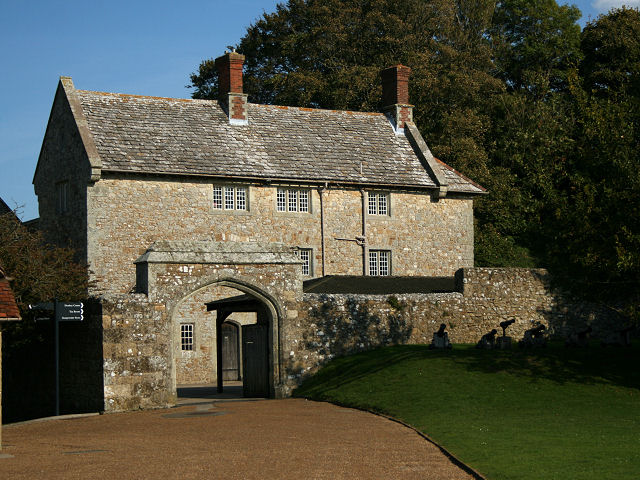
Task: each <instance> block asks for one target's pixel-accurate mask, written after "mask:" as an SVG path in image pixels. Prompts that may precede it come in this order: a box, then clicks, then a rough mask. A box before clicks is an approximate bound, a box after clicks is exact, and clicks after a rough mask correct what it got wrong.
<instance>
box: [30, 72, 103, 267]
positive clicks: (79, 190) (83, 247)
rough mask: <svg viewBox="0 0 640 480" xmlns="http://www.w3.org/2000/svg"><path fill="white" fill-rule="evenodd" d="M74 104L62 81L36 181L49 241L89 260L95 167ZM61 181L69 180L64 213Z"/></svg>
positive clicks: (41, 226) (42, 225)
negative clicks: (89, 186)
mask: <svg viewBox="0 0 640 480" xmlns="http://www.w3.org/2000/svg"><path fill="white" fill-rule="evenodd" d="M71 108H72V107H71V105H70V104H69V101H68V100H67V97H66V96H65V94H64V89H63V86H62V82H61V83H60V85H59V86H58V90H57V92H56V96H55V99H54V102H53V107H52V108H51V115H50V117H49V124H48V126H47V131H46V133H45V137H44V140H43V143H42V150H41V152H40V157H39V159H38V167H37V170H36V172H35V175H34V180H33V183H34V189H35V193H36V195H37V196H38V210H39V215H40V216H39V224H38V228H39V229H40V230H42V232H43V233H44V235H45V238H46V239H47V240H48V241H49V242H52V243H54V244H57V245H61V246H65V247H71V248H73V249H74V250H75V252H76V255H77V258H78V260H80V261H81V262H85V263H86V261H87V222H86V218H87V183H88V182H89V180H90V178H91V167H90V164H89V160H88V158H87V154H86V151H85V146H84V144H83V142H82V138H81V135H80V132H79V130H78V128H77V127H76V123H75V120H74V118H73V114H72V111H71ZM61 182H67V183H68V197H67V206H68V210H67V211H66V212H64V213H60V212H59V211H58V209H57V203H58V192H57V185H58V184H59V183H61Z"/></svg>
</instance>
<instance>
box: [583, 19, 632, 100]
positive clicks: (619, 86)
mask: <svg viewBox="0 0 640 480" xmlns="http://www.w3.org/2000/svg"><path fill="white" fill-rule="evenodd" d="M581 48H582V52H583V54H584V61H583V62H582V64H581V68H580V71H581V74H582V76H583V78H584V84H585V88H586V89H587V90H589V91H591V90H593V91H595V92H598V93H599V94H602V95H605V94H606V95H612V94H616V93H621V92H623V93H628V94H630V95H633V96H635V97H640V11H638V9H635V8H626V7H622V8H620V9H614V10H612V11H611V12H609V14H607V15H601V16H600V17H598V18H597V19H596V20H594V21H592V22H589V23H588V24H587V26H586V27H585V28H584V30H583V32H582V36H581Z"/></svg>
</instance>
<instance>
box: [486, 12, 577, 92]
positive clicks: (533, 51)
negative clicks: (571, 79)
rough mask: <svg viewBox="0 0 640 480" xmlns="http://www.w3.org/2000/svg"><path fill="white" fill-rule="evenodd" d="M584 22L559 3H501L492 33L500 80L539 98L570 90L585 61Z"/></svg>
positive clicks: (495, 15)
mask: <svg viewBox="0 0 640 480" xmlns="http://www.w3.org/2000/svg"><path fill="white" fill-rule="evenodd" d="M580 17H581V13H580V10H579V9H578V8H577V7H575V6H569V5H558V3H557V2H556V0H500V1H499V2H498V3H497V4H496V9H495V14H494V16H493V25H492V28H491V32H490V34H491V41H492V43H493V52H494V55H495V67H496V76H498V77H499V78H501V79H503V80H504V81H505V82H506V83H507V85H508V86H509V88H510V89H512V90H513V91H526V92H527V93H529V94H530V95H533V96H535V97H544V96H545V95H547V94H548V93H549V92H550V91H555V90H560V89H563V88H565V87H566V82H567V71H568V69H569V68H570V67H572V66H575V65H576V64H577V62H578V60H579V58H580V26H579V25H578V24H577V21H578V20H579V19H580Z"/></svg>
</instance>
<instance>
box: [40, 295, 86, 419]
mask: <svg viewBox="0 0 640 480" xmlns="http://www.w3.org/2000/svg"><path fill="white" fill-rule="evenodd" d="M29 309H30V310H35V311H38V312H53V318H52V317H51V315H46V314H45V315H46V316H43V317H40V318H36V320H53V330H54V340H53V343H54V350H55V354H54V355H55V359H54V364H55V371H56V374H55V377H56V411H55V414H56V416H57V415H60V333H59V324H60V322H81V321H83V320H84V303H82V302H76V303H73V302H59V301H58V299H55V300H54V301H53V302H44V303H36V304H35V305H29Z"/></svg>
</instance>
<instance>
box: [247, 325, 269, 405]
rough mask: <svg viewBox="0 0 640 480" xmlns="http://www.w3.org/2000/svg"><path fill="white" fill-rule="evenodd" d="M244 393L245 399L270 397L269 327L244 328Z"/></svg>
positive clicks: (248, 326) (254, 326) (253, 326)
mask: <svg viewBox="0 0 640 480" xmlns="http://www.w3.org/2000/svg"><path fill="white" fill-rule="evenodd" d="M242 371H243V375H244V378H243V384H242V391H243V394H244V396H245V397H268V396H269V327H267V326H266V325H259V324H255V325H243V326H242Z"/></svg>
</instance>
